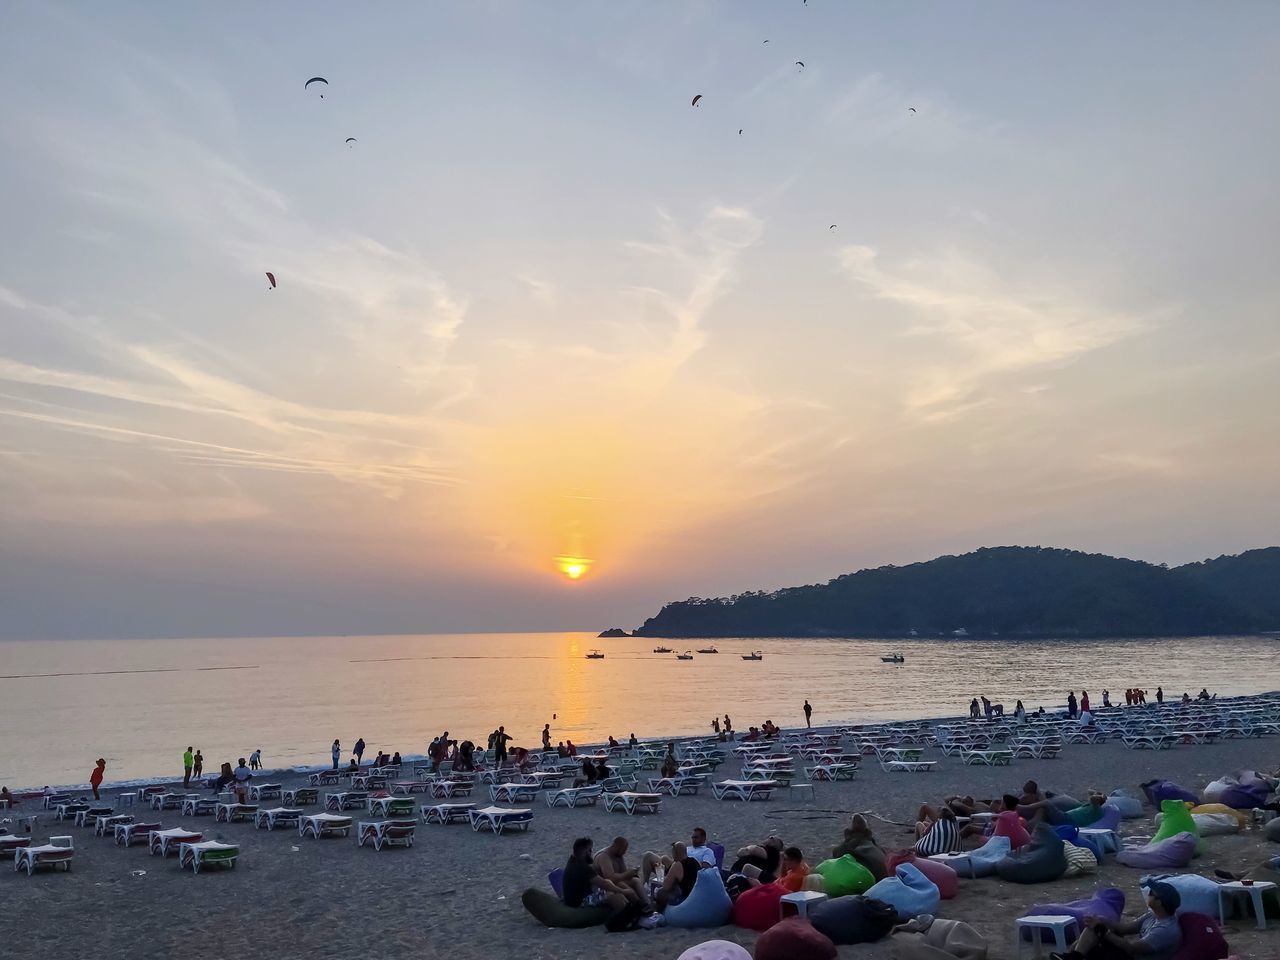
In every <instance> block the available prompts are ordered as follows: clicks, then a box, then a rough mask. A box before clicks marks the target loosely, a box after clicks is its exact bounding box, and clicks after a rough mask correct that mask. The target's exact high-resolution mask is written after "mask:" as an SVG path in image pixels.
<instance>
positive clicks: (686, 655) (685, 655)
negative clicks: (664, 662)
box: [676, 650, 693, 660]
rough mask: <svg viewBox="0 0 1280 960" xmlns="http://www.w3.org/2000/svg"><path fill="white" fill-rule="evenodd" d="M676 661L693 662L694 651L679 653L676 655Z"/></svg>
mask: <svg viewBox="0 0 1280 960" xmlns="http://www.w3.org/2000/svg"><path fill="white" fill-rule="evenodd" d="M676 659H677V660H692V659H693V651H692V650H686V651H685V652H684V653H677V654H676Z"/></svg>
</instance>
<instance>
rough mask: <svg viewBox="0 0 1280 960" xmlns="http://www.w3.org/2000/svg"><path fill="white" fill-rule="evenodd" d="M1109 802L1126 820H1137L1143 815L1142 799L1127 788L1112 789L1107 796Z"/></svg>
mask: <svg viewBox="0 0 1280 960" xmlns="http://www.w3.org/2000/svg"><path fill="white" fill-rule="evenodd" d="M1107 804H1108V805H1110V806H1113V807H1115V808H1116V809H1117V810H1119V811H1120V816H1121V817H1123V818H1124V819H1125V820H1135V819H1137V818H1138V817H1140V816H1142V801H1141V800H1139V799H1138V798H1137V797H1135V796H1133V795H1132V794H1131V793H1129V792H1128V791H1127V790H1112V791H1111V794H1110V796H1108V797H1107Z"/></svg>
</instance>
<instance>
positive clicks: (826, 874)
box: [813, 853, 876, 899]
mask: <svg viewBox="0 0 1280 960" xmlns="http://www.w3.org/2000/svg"><path fill="white" fill-rule="evenodd" d="M813 871H814V873H817V874H821V876H822V892H823V893H825V894H826V895H827V896H828V897H831V898H833V899H834V898H835V897H847V896H849V895H850V894H854V893H862V892H863V891H864V890H867V889H868V888H870V886H871V885H872V884H873V883H875V882H876V881H875V877H873V876H871V871H870V870H868V869H867V868H866V867H864V866H863V865H862V864H861V863H859V862H858V861H857V860H855V859H854V858H853V854H851V853H846V854H845V855H844V856H843V857H840V858H838V859H836V860H823V861H822V862H821V863H820V864H818V865H817V866H816V867H814V868H813Z"/></svg>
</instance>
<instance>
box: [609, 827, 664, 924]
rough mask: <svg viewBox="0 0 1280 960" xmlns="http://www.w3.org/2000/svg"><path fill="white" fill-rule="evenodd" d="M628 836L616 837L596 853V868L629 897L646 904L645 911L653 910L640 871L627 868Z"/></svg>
mask: <svg viewBox="0 0 1280 960" xmlns="http://www.w3.org/2000/svg"><path fill="white" fill-rule="evenodd" d="M627 847H628V843H627V838H626V837H614V838H613V843H611V844H609V845H608V846H607V847H605V848H604V849H603V850H601V851H600V852H599V853H597V854H596V860H595V863H596V869H597V870H598V871H600V876H602V877H604V878H605V879H606V880H611V881H613V883H614V884H616V885H617V886H618V887H622V888H624V889H625V890H626V891H627V899H628V900H634V901H635V902H637V903H639V904H642V905H643V906H644V909H645V912H646V913H649V912H651V911H652V910H653V906H652V904H651V903H650V902H649V897H648V895H647V894H646V893H645V889H644V884H643V883H641V882H640V871H639V870H637V869H635V868H632V869H627V861H626V856H627Z"/></svg>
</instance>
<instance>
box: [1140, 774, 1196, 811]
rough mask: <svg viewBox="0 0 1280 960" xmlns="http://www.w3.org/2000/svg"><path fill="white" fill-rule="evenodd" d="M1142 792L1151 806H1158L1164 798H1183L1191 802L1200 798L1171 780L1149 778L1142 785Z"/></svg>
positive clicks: (1194, 802)
mask: <svg viewBox="0 0 1280 960" xmlns="http://www.w3.org/2000/svg"><path fill="white" fill-rule="evenodd" d="M1142 792H1143V793H1145V794H1146V795H1147V800H1148V802H1150V804H1151V805H1152V806H1153V807H1159V806H1160V805H1161V804H1162V803H1164V802H1165V801H1166V800H1184V801H1186V802H1187V803H1191V804H1196V803H1199V802H1200V798H1199V797H1197V796H1196V795H1195V794H1194V793H1192V792H1191V791H1190V790H1185V789H1183V788H1182V787H1180V786H1178V785H1177V784H1176V783H1174V782H1173V781H1172V780H1149V781H1147V782H1146V783H1144V784H1143V785H1142Z"/></svg>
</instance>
